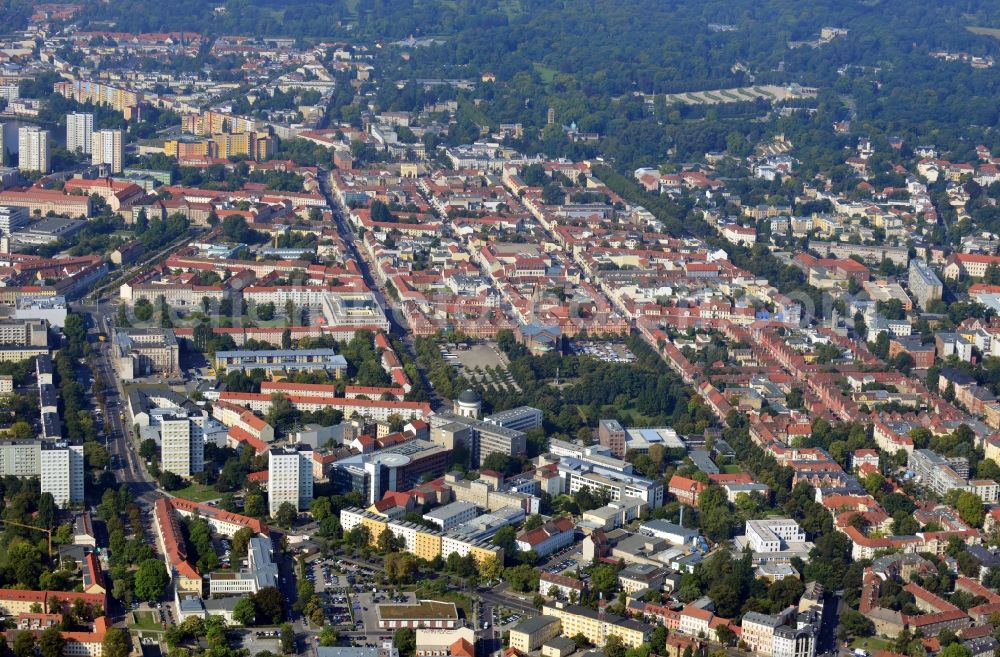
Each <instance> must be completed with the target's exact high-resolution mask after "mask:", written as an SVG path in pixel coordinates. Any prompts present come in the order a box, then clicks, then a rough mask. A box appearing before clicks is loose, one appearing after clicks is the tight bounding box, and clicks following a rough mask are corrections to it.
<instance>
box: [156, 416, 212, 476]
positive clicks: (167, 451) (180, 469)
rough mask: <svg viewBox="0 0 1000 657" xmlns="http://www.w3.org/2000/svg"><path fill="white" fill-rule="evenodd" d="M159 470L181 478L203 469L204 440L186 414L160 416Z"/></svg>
mask: <svg viewBox="0 0 1000 657" xmlns="http://www.w3.org/2000/svg"><path fill="white" fill-rule="evenodd" d="M160 468H161V469H162V470H164V471H167V472H173V473H174V474H175V475H179V476H181V477H190V476H192V475H194V474H195V473H198V472H201V471H202V470H204V469H205V438H204V436H203V433H202V431H201V429H200V428H199V426H198V424H197V423H196V422H192V420H191V418H190V417H188V415H187V414H186V413H177V414H174V415H162V416H160Z"/></svg>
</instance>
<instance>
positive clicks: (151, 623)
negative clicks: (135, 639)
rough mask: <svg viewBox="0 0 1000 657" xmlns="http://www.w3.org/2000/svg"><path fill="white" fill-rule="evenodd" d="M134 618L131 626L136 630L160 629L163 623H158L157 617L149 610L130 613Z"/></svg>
mask: <svg viewBox="0 0 1000 657" xmlns="http://www.w3.org/2000/svg"><path fill="white" fill-rule="evenodd" d="M132 616H133V617H134V618H135V624H134V625H133V626H132V627H133V628H135V629H138V630H154V631H162V630H163V625H162V624H161V623H160V621H159V619H158V618H157V617H156V614H154V613H153V612H151V611H136V612H133V613H132Z"/></svg>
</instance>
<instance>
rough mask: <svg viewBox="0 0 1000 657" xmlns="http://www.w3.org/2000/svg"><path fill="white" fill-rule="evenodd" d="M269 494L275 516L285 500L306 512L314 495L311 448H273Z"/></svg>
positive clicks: (268, 485) (301, 446) (269, 461)
mask: <svg viewBox="0 0 1000 657" xmlns="http://www.w3.org/2000/svg"><path fill="white" fill-rule="evenodd" d="M267 459H268V461H267V471H268V481H267V497H268V502H269V511H270V514H271V515H272V516H274V515H275V514H277V513H278V509H279V508H281V505H282V504H284V503H285V502H289V503H290V504H291V505H292V506H294V507H295V509H296V510H297V511H305V510H306V509H308V508H309V503H310V502H312V498H313V469H312V460H313V452H312V448H311V447H308V446H306V445H289V446H284V447H272V448H270V449H269V450H268V456H267Z"/></svg>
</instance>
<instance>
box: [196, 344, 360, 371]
mask: <svg viewBox="0 0 1000 657" xmlns="http://www.w3.org/2000/svg"><path fill="white" fill-rule="evenodd" d="M257 368H260V369H263V370H269V369H288V370H309V369H326V370H331V371H333V372H334V373H335V374H336V376H337V377H338V378H339V377H340V376H342V375H343V373H344V372H345V371H346V370H347V360H346V359H345V358H344V357H343V356H341V355H339V354H338V353H337V352H336V350H334V349H263V350H259V351H218V352H216V353H215V369H217V370H218V371H219V372H229V371H230V370H252V369H257Z"/></svg>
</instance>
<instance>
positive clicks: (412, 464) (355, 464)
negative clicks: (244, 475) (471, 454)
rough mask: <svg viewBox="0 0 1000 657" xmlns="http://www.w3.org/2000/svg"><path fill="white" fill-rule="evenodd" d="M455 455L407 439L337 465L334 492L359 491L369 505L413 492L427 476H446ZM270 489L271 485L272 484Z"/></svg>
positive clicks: (333, 472) (332, 478)
mask: <svg viewBox="0 0 1000 657" xmlns="http://www.w3.org/2000/svg"><path fill="white" fill-rule="evenodd" d="M450 465H451V452H450V451H448V450H447V449H445V448H444V447H442V446H441V445H438V444H434V443H431V442H429V441H427V440H420V439H416V440H407V441H406V442H402V443H399V444H397V445H393V446H392V447H387V448H386V449H383V450H380V451H378V452H375V453H373V454H358V455H356V456H351V457H348V458H346V459H341V460H339V461H336V462H334V464H333V467H332V468H331V469H330V473H329V478H330V483H331V484H332V485H333V488H334V490H336V491H338V492H341V493H347V492H350V491H357V492H358V493H360V494H361V497H362V499H364V500H365V503H366V504H373V503H375V502H378V501H379V500H381V499H382V496H383V495H385V493H386V491H400V490H409V489H411V488H413V487H414V486H416V485H417V484H418V483H420V481H421V480H424V479H425V478H427V477H438V476H440V475H442V474H444V472H445V470H446V469H447V468H448V467H449V466H450ZM269 486H270V484H269Z"/></svg>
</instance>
